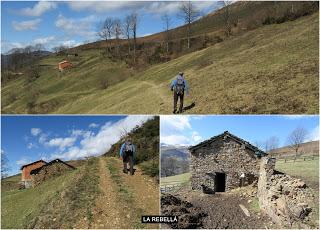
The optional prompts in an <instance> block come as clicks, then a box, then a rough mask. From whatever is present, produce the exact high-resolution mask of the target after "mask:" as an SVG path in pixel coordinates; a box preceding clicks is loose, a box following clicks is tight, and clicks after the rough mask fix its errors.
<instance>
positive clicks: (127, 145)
mask: <svg viewBox="0 0 320 230" xmlns="http://www.w3.org/2000/svg"><path fill="white" fill-rule="evenodd" d="M135 153H136V147H135V146H134V144H133V143H132V138H131V137H128V138H127V139H126V141H125V142H124V143H123V144H122V146H121V148H120V157H122V161H123V172H124V173H128V168H127V165H128V163H129V170H130V174H131V175H133V173H134V169H133V164H134V156H135Z"/></svg>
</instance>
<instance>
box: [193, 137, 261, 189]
mask: <svg viewBox="0 0 320 230" xmlns="http://www.w3.org/2000/svg"><path fill="white" fill-rule="evenodd" d="M189 151H190V153H191V163H190V172H191V187H192V189H193V190H202V191H203V192H205V193H214V192H225V191H228V190H230V189H233V188H237V187H241V186H246V185H249V184H252V183H257V181H258V178H259V166H260V163H259V162H260V159H261V157H262V156H265V155H266V153H265V152H263V151H262V150H260V149H258V148H257V147H255V146H253V145H252V144H250V143H249V142H247V141H245V140H243V139H241V138H239V137H237V136H235V135H233V134H231V133H229V132H228V131H226V132H224V133H222V134H220V135H217V136H214V137H212V138H210V139H209V140H206V141H203V142H201V143H199V144H198V145H195V146H192V147H190V148H189Z"/></svg>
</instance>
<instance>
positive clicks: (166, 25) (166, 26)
mask: <svg viewBox="0 0 320 230" xmlns="http://www.w3.org/2000/svg"><path fill="white" fill-rule="evenodd" d="M161 19H162V21H163V24H164V29H165V31H166V33H165V43H166V51H167V54H168V53H169V40H170V32H169V30H170V26H171V18H170V16H169V15H168V14H167V13H165V14H164V15H163V16H162V18H161Z"/></svg>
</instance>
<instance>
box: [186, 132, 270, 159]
mask: <svg viewBox="0 0 320 230" xmlns="http://www.w3.org/2000/svg"><path fill="white" fill-rule="evenodd" d="M225 137H229V138H231V139H232V140H234V141H235V142H238V143H239V144H243V145H245V147H246V148H248V149H250V150H252V151H254V152H255V154H256V155H257V156H263V155H267V153H265V152H264V151H262V150H261V149H259V148H257V147H256V146H254V145H252V144H250V143H249V142H248V141H245V140H243V139H241V138H240V137H237V136H235V135H233V134H231V133H229V132H228V131H225V132H223V133H221V134H219V135H217V136H214V137H211V138H210V139H208V140H205V141H203V142H200V143H199V144H197V145H195V146H191V147H190V148H189V150H190V151H191V152H193V151H194V150H196V149H199V148H201V147H203V146H206V145H207V144H210V143H212V142H214V141H216V140H217V139H219V138H225Z"/></svg>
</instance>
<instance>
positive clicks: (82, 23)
mask: <svg viewBox="0 0 320 230" xmlns="http://www.w3.org/2000/svg"><path fill="white" fill-rule="evenodd" d="M97 20H98V19H97V18H96V17H95V16H94V15H91V16H88V17H85V18H77V19H74V18H66V17H64V16H63V15H61V14H60V15H59V16H58V18H57V20H56V21H55V26H56V27H57V28H60V29H62V30H63V31H64V32H65V33H66V34H67V35H70V36H75V35H77V36H83V37H85V38H87V39H92V38H93V37H95V36H96V32H95V31H94V28H93V24H94V23H96V22H97ZM66 42H67V41H66ZM69 42H72V43H75V41H74V40H69Z"/></svg>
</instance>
